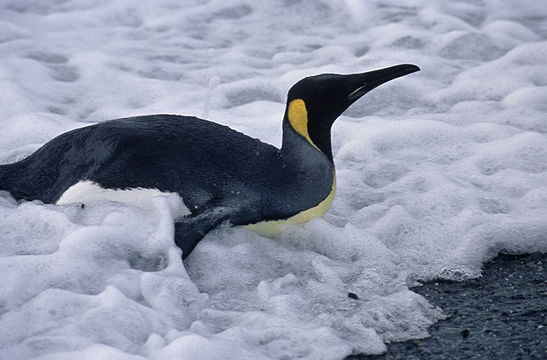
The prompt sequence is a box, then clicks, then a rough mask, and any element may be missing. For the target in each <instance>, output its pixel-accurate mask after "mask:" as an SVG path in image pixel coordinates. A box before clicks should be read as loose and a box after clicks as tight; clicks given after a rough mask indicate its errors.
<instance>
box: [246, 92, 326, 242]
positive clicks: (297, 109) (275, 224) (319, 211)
mask: <svg viewBox="0 0 547 360" xmlns="http://www.w3.org/2000/svg"><path fill="white" fill-rule="evenodd" d="M287 115H288V117H289V123H290V124H291V126H292V128H293V129H294V130H295V131H296V132H297V133H298V134H300V135H302V136H303V137H304V138H305V139H306V140H307V141H308V142H309V143H310V144H311V145H312V146H313V147H315V148H316V149H317V150H318V151H321V150H319V148H318V147H317V145H315V144H314V143H313V141H312V140H311V138H310V134H309V133H308V111H307V110H306V104H305V103H304V101H303V100H302V99H296V100H293V101H291V102H290V103H289V109H288V114H287ZM335 194H336V173H335V172H334V168H333V177H332V187H331V190H330V193H329V195H327V197H326V198H324V199H323V201H321V202H320V203H319V204H317V205H316V206H314V207H312V208H309V209H307V210H304V211H301V212H299V213H298V214H296V215H293V216H291V217H290V218H288V219H285V220H272V221H261V222H259V223H256V224H249V225H245V228H247V229H249V230H251V231H253V232H256V233H257V234H259V235H262V236H267V237H271V236H275V235H277V234H279V232H281V230H282V229H283V227H284V226H285V225H295V224H303V223H306V222H308V221H310V220H311V219H313V218H315V217H321V216H323V215H325V213H326V212H327V211H328V210H329V209H330V207H331V205H332V202H333V201H334V195H335Z"/></svg>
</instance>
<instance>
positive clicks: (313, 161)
mask: <svg viewBox="0 0 547 360" xmlns="http://www.w3.org/2000/svg"><path fill="white" fill-rule="evenodd" d="M418 70H419V68H418V67H417V66H415V65H409V64H403V65H397V66H392V67H388V68H384V69H380V70H374V71H369V72H364V73H357V74H350V75H339V74H321V75H316V76H311V77H307V78H304V79H302V80H300V81H299V82H297V83H296V84H295V85H294V86H293V87H292V88H291V89H290V90H289V92H288V96H287V105H286V109H285V114H284V116H283V139H282V146H281V148H279V149H278V148H277V147H274V146H272V145H269V144H266V143H263V142H261V141H260V140H257V139H254V138H251V137H249V136H246V135H244V134H242V133H240V132H237V131H235V130H233V129H231V128H229V127H227V126H223V125H219V124H217V123H214V122H211V121H207V120H203V119H199V118H196V117H189V116H179V115H147V116H137V117H130V118H122V119H115V120H109V121H104V122H100V123H97V124H95V125H91V126H86V127H83V128H79V129H75V130H72V131H68V132H66V133H64V134H61V135H59V136H57V137H56V138H54V139H52V140H51V141H49V142H47V143H46V144H45V145H43V146H42V147H41V148H39V149H38V150H36V151H35V152H34V153H32V154H31V155H29V156H28V157H26V158H24V159H23V160H21V161H19V162H16V163H12V164H6V165H1V166H0V189H1V190H6V191H9V192H10V193H11V194H12V196H13V197H14V198H15V199H17V200H41V201H42V202H44V203H57V204H66V203H71V202H76V201H83V200H85V196H83V197H82V193H85V192H86V191H88V192H92V191H99V192H105V191H118V192H124V193H125V194H131V191H130V190H140V191H143V190H145V191H149V192H150V194H160V193H174V194H175V195H177V196H180V198H181V199H182V201H183V203H184V205H185V206H186V207H187V210H188V211H187V213H186V215H185V216H181V217H178V218H176V219H175V243H176V245H177V246H178V247H180V248H181V249H182V256H183V258H185V257H186V256H188V255H189V254H190V253H191V251H192V250H193V249H194V247H195V246H196V245H197V243H198V242H199V241H200V240H201V239H202V238H203V237H204V236H205V235H206V234H207V233H208V232H209V231H211V230H212V229H214V228H216V227H218V226H219V225H221V224H222V223H229V224H231V225H232V226H237V225H243V226H247V227H248V228H249V229H251V230H254V231H257V232H260V233H263V234H271V233H273V232H275V231H276V228H277V227H279V225H281V224H285V223H292V224H297V223H304V222H306V221H309V220H311V219H312V218H313V217H316V216H322V215H324V214H325V213H326V211H327V210H328V209H329V207H330V206H331V204H332V201H333V199H334V194H335V191H336V175H335V170H334V162H333V156H332V148H331V127H332V125H333V123H334V121H335V120H336V119H337V118H338V117H339V116H340V115H341V114H342V113H343V112H344V111H345V110H346V109H347V108H348V107H349V106H350V105H351V104H353V103H354V102H355V101H357V100H358V99H359V98H361V97H362V96H363V95H365V94H366V93H367V92H369V91H370V90H372V89H374V88H376V87H377V86H379V85H381V84H383V83H385V82H387V81H389V80H392V79H395V78H398V77H401V76H403V75H406V74H410V73H413V72H415V71H418ZM75 194H79V195H78V196H75ZM90 196H92V195H90Z"/></svg>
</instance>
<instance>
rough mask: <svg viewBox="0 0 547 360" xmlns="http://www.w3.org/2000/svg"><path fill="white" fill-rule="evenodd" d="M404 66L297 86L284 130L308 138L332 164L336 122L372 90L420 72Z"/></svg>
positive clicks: (307, 81)
mask: <svg viewBox="0 0 547 360" xmlns="http://www.w3.org/2000/svg"><path fill="white" fill-rule="evenodd" d="M419 70H420V68H419V67H417V66H416V65H410V64H403V65H396V66H391V67H388V68H385V69H380V70H374V71H369V72H365V73H358V74H349V75H339V74H321V75H316V76H310V77H307V78H304V79H302V80H300V81H299V82H297V83H296V84H294V85H293V87H292V88H291V89H290V90H289V93H288V96H287V108H286V111H285V119H284V126H285V127H288V128H290V129H292V130H289V129H286V128H285V131H294V132H296V133H297V134H299V135H300V136H302V137H304V138H305V139H306V140H307V141H308V142H309V143H310V144H311V145H313V146H314V147H315V148H317V149H318V150H319V151H321V152H322V153H324V154H325V155H326V156H327V157H328V158H329V159H330V160H331V161H332V150H331V140H330V129H331V127H332V124H333V123H334V121H335V120H336V119H337V118H338V117H339V116H340V115H341V114H342V113H343V112H344V111H345V110H346V109H347V108H348V107H349V106H350V105H351V104H353V103H354V102H356V101H357V100H358V99H360V98H361V97H362V96H363V95H365V94H366V93H367V92H369V91H370V90H372V89H374V88H376V87H378V86H380V85H382V84H383V83H385V82H387V81H389V80H393V79H395V78H398V77H401V76H404V75H407V74H410V73H413V72H415V71H419Z"/></svg>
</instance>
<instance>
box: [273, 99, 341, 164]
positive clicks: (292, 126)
mask: <svg viewBox="0 0 547 360" xmlns="http://www.w3.org/2000/svg"><path fill="white" fill-rule="evenodd" d="M319 124H320V125H323V126H320V127H318V126H315V127H311V128H310V123H309V114H308V109H307V108H306V104H305V102H304V101H303V100H302V99H293V100H291V101H289V102H288V103H287V108H286V109H285V114H284V116H283V142H282V146H281V150H282V152H284V153H286V154H288V153H290V152H292V151H295V150H297V149H298V150H300V149H305V148H309V147H311V148H313V149H315V150H316V151H318V152H319V153H321V154H322V155H324V156H326V157H327V159H328V160H329V162H330V163H331V165H333V159H332V148H331V140H330V128H331V125H332V123H328V124H327V122H325V121H321V122H319ZM312 138H313V140H312ZM333 167H334V166H333Z"/></svg>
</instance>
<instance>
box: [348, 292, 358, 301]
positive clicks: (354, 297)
mask: <svg viewBox="0 0 547 360" xmlns="http://www.w3.org/2000/svg"><path fill="white" fill-rule="evenodd" d="M348 297H349V298H350V299H355V300H359V296H357V294H355V293H352V292H349V293H348Z"/></svg>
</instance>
